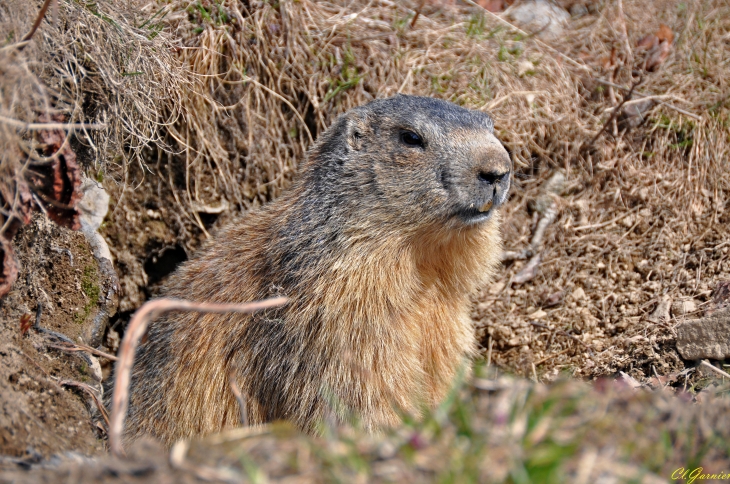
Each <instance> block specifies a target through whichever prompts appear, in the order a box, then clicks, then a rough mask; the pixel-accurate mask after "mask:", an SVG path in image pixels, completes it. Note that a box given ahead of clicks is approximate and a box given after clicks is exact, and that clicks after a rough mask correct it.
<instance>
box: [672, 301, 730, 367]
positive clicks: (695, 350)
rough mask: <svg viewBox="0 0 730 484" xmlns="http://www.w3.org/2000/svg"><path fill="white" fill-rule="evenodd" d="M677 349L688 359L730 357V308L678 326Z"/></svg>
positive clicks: (720, 358) (721, 358) (722, 358)
mask: <svg viewBox="0 0 730 484" xmlns="http://www.w3.org/2000/svg"><path fill="white" fill-rule="evenodd" d="M677 351H679V354H681V355H682V358H684V359H686V360H700V359H703V358H709V359H712V360H724V359H726V358H730V309H725V310H723V311H718V312H716V313H713V314H711V315H709V316H705V317H704V318H701V319H695V320H690V321H687V322H685V323H682V324H680V325H679V326H677Z"/></svg>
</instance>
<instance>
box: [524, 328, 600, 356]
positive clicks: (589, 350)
mask: <svg viewBox="0 0 730 484" xmlns="http://www.w3.org/2000/svg"><path fill="white" fill-rule="evenodd" d="M529 323H530V324H531V325H533V326H537V327H538V328H542V329H546V330H548V331H555V332H556V333H557V334H560V335H563V336H567V337H568V338H570V339H572V340H573V341H577V342H578V343H580V344H582V345H583V346H584V347H585V348H586V349H587V350H588V352H589V353H590V354H591V356H594V355H595V353H594V352H593V348H591V347H590V346H589V345H588V344H586V343H585V342H584V341H583V340H581V339H580V338H579V337H577V336H576V335H574V334H570V333H568V332H567V331H563V330H562V329H550V328H549V327H548V326H547V325H545V324H542V323H538V322H537V321H529Z"/></svg>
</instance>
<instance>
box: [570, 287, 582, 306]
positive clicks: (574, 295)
mask: <svg viewBox="0 0 730 484" xmlns="http://www.w3.org/2000/svg"><path fill="white" fill-rule="evenodd" d="M570 298H571V299H572V300H573V301H575V302H578V301H583V300H584V299H585V298H586V292H585V291H584V290H583V288H582V287H576V288H575V289H574V290H573V292H571V293H570Z"/></svg>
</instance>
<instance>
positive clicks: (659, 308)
mask: <svg viewBox="0 0 730 484" xmlns="http://www.w3.org/2000/svg"><path fill="white" fill-rule="evenodd" d="M671 307H672V299H671V298H670V297H669V296H663V297H662V298H661V299H660V300H659V304H657V305H656V309H654V312H653V313H651V316H649V317H648V318H647V319H648V320H649V321H651V322H652V323H658V322H660V321H669V318H670V316H669V309H670V308H671Z"/></svg>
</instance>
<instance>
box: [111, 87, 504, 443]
mask: <svg viewBox="0 0 730 484" xmlns="http://www.w3.org/2000/svg"><path fill="white" fill-rule="evenodd" d="M510 165H511V164H510V160H509V156H508V155H507V152H506V151H505V149H504V148H503V146H502V145H501V143H500V142H499V141H498V140H497V139H496V138H495V137H494V134H493V123H492V120H491V118H490V117H489V116H488V115H486V114H484V113H481V112H478V111H471V110H467V109H464V108H461V107H458V106H455V105H453V104H451V103H448V102H446V101H440V100H435V99H431V98H424V97H414V96H400V95H399V96H396V97H394V98H389V99H382V100H377V101H373V102H371V103H369V104H367V105H365V106H361V107H358V108H355V109H352V110H350V111H348V112H347V113H345V114H344V115H342V116H340V117H339V118H338V119H337V120H336V121H335V123H334V124H333V125H332V126H331V127H330V128H329V129H328V130H327V131H325V132H324V133H323V134H322V135H321V137H320V138H319V140H318V141H317V142H316V144H315V145H314V146H313V148H312V149H311V151H310V153H309V156H308V160H307V161H306V162H305V163H303V165H302V166H301V169H300V174H299V178H298V180H297V182H296V183H295V184H294V186H293V187H292V188H291V189H290V190H289V191H288V192H287V193H286V194H285V195H283V196H282V197H281V198H280V199H278V200H276V201H275V202H273V203H271V204H270V205H268V206H266V207H264V208H263V209H262V210H259V211H257V212H254V213H250V214H247V215H246V216H245V217H244V218H242V219H241V220H239V221H237V222H235V223H233V224H231V225H229V226H228V227H226V228H225V229H223V230H221V232H220V233H218V234H217V236H216V237H215V238H214V240H212V241H211V242H210V243H208V244H207V246H206V247H205V248H203V249H201V250H200V251H199V253H198V254H197V255H196V257H195V258H193V259H192V260H190V261H188V262H186V263H184V264H183V265H182V266H181V267H180V269H179V270H178V271H177V272H176V273H175V274H174V275H172V276H171V282H170V283H169V284H168V287H167V290H166V295H167V296H170V297H178V298H184V299H188V300H193V301H211V302H247V301H253V300H257V299H264V298H268V297H271V296H276V295H284V296H287V297H288V298H289V299H290V302H289V303H288V304H287V305H286V306H285V307H282V308H278V309H276V310H267V311H265V312H262V313H258V314H255V315H242V314H226V315H221V314H196V313H174V314H171V315H168V316H167V317H165V318H164V319H162V320H159V321H157V322H155V323H154V324H153V325H152V326H151V327H150V330H149V333H148V337H147V340H146V342H145V343H144V344H142V346H141V347H140V349H139V351H138V355H137V358H136V362H135V366H134V369H133V374H132V387H131V395H130V408H129V417H128V425H127V429H126V435H125V437H126V439H127V440H132V439H134V438H136V437H137V436H139V435H141V434H151V435H153V436H155V437H157V438H158V439H161V440H162V441H164V442H166V443H168V444H171V443H172V442H174V441H175V440H176V439H179V438H182V437H188V436H192V435H197V434H207V433H211V432H215V431H219V430H222V429H224V428H227V427H232V426H237V425H240V410H239V405H238V402H237V401H236V399H235V397H234V395H233V394H232V392H231V390H230V386H229V375H230V374H232V375H233V377H234V378H235V380H236V382H237V384H238V386H239V387H240V388H241V390H242V392H243V393H244V395H245V401H246V407H247V408H246V410H247V413H248V417H249V422H250V423H252V424H257V423H263V422H268V421H272V420H276V419H286V420H290V421H292V422H294V423H295V424H296V425H297V426H299V427H300V428H302V429H303V430H305V431H309V432H311V431H315V430H316V426H317V424H318V422H320V421H322V420H323V419H325V418H329V419H332V418H334V419H335V420H338V421H344V420H348V419H350V418H352V417H354V418H355V419H356V420H358V421H359V422H360V423H361V424H362V425H363V426H364V427H365V428H368V429H378V428H382V427H384V426H388V425H393V424H395V423H397V422H398V421H399V418H400V417H399V412H403V411H405V412H412V413H418V411H419V409H420V408H423V405H424V404H426V405H433V404H436V403H438V402H439V401H440V400H441V399H442V398H443V397H444V396H445V393H446V392H447V390H448V388H449V385H450V383H451V381H452V379H453V378H454V376H455V374H456V372H457V371H458V369H459V367H460V366H461V365H463V364H464V363H465V362H466V361H468V358H469V357H470V356H471V355H472V354H473V352H474V350H475V337H474V333H473V328H472V323H471V321H470V318H469V297H470V295H471V294H472V293H473V292H474V290H475V288H476V287H477V286H478V285H479V284H482V283H484V282H486V280H487V279H488V278H489V277H490V276H491V274H492V273H493V271H494V270H495V267H496V265H497V263H498V260H499V254H500V251H501V245H500V235H499V218H500V213H499V207H500V206H501V205H502V204H503V203H504V201H505V199H506V197H507V192H508V189H509V183H510V180H509V178H510Z"/></svg>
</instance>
